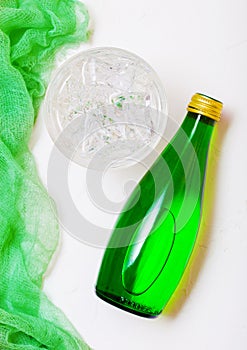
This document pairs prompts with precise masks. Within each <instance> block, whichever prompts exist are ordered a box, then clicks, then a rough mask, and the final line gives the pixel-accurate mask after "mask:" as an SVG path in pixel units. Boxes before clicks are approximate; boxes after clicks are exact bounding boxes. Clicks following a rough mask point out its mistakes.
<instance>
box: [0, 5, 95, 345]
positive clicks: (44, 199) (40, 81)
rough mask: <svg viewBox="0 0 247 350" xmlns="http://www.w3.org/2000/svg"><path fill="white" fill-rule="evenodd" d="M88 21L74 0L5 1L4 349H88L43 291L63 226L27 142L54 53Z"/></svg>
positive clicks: (0, 177)
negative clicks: (45, 276) (58, 221)
mask: <svg viewBox="0 0 247 350" xmlns="http://www.w3.org/2000/svg"><path fill="white" fill-rule="evenodd" d="M87 27H88V14H87V11H86V9H85V7H84V6H83V5H82V4H81V3H79V2H76V1H74V0H0V350H4V349H15V350H22V349H23V350H29V349H30V350H36V349H56V350H65V349H66V350H77V349H89V347H88V346H87V345H86V344H85V343H84V341H83V340H82V339H81V338H80V335H79V334H78V333H77V332H76V330H75V329H74V328H73V326H72V325H71V324H70V323H69V321H68V320H67V319H66V317H65V316H64V314H63V313H62V312H61V311H60V310H59V309H58V308H56V307H55V306H54V305H53V304H52V303H51V302H50V301H49V300H48V298H47V297H46V296H45V294H44V293H43V292H42V291H41V287H42V279H43V275H44V272H45V271H46V269H47V267H48V264H49V261H50V259H51V257H52V255H53V253H54V251H55V248H56V246H57V243H58V239H59V235H58V232H59V231H58V223H57V218H56V210H55V206H54V205H53V203H52V200H51V199H50V198H49V196H48V194H47V192H46V190H45V189H44V188H43V186H42V185H41V183H40V181H39V177H38V175H37V171H36V167H35V163H34V160H33V157H32V155H31V153H30V151H29V148H28V142H29V138H30V135H31V132H32V128H33V124H34V121H35V117H36V115H37V111H38V108H39V105H40V102H41V100H42V98H43V96H44V93H45V88H46V78H47V72H48V71H49V70H50V68H51V67H52V62H53V61H54V55H55V53H56V51H57V49H58V48H59V47H60V46H61V45H63V44H65V43H79V42H81V41H85V40H87V38H88V31H87ZM61 273H62V272H61Z"/></svg>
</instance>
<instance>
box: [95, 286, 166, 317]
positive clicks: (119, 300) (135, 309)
mask: <svg viewBox="0 0 247 350" xmlns="http://www.w3.org/2000/svg"><path fill="white" fill-rule="evenodd" d="M95 292H96V295H97V296H98V297H99V298H100V299H102V300H104V301H106V302H107V303H109V304H111V305H113V306H116V307H118V308H120V309H122V310H124V311H127V312H130V313H132V314H134V315H137V316H141V317H145V318H156V317H157V316H159V314H160V313H161V312H154V311H153V309H151V308H147V307H143V306H142V305H140V304H137V303H135V302H133V301H130V300H127V299H126V298H124V297H117V296H116V295H113V294H111V293H107V292H102V291H100V290H99V289H97V288H96V289H95Z"/></svg>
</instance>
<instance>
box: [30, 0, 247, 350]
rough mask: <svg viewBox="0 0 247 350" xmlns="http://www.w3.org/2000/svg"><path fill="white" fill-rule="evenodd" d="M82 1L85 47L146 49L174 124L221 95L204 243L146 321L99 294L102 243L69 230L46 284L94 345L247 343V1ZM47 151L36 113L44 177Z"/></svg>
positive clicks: (99, 349) (102, 349)
mask: <svg viewBox="0 0 247 350" xmlns="http://www.w3.org/2000/svg"><path fill="white" fill-rule="evenodd" d="M85 3H86V4H87V6H88V9H89V11H90V14H91V18H92V26H93V28H94V34H93V37H92V39H91V42H90V43H87V44H86V45H83V46H82V49H87V48H91V47H96V46H116V47H120V48H124V49H127V50H130V51H133V52H134V53H136V54H138V55H140V56H142V57H143V58H144V59H145V60H146V61H147V62H149V63H150V64H151V65H152V66H153V68H154V69H155V70H156V71H157V73H158V74H159V76H160V78H161V80H162V82H163V84H164V86H165V89H166V94H167V98H168V104H169V113H170V115H172V116H173V117H174V118H175V119H176V120H177V121H178V122H179V123H180V122H181V121H182V119H183V118H184V115H185V108H186V105H187V103H188V101H189V99H190V97H191V96H192V94H194V93H195V92H197V91H199V92H202V93H206V94H208V95H211V96H213V97H215V98H218V99H220V100H222V101H223V102H224V115H223V118H222V121H221V122H220V123H219V124H218V126H217V132H216V135H215V138H214V143H213V146H212V150H211V155H210V162H209V171H208V177H207V184H206V189H205V201H204V203H205V207H204V220H203V222H202V229H201V233H200V242H199V245H198V248H197V252H196V254H195V258H194V261H193V263H192V266H191V269H190V274H189V279H188V281H187V282H186V283H185V284H184V285H182V286H180V289H179V290H178V295H179V298H178V299H177V300H176V302H173V305H172V306H171V308H170V310H169V311H167V312H165V313H164V314H162V315H161V316H160V317H159V318H158V319H155V320H146V319H142V318H140V317H137V316H134V315H131V314H128V313H126V312H124V311H121V310H119V309H117V308H115V307H113V306H111V305H108V304H107V303H105V302H103V301H101V300H100V299H98V298H97V297H96V295H95V292H94V286H95V283H96V278H97V274H98V269H99V266H100V262H101V258H102V255H103V250H102V249H98V248H95V247H90V246H88V245H85V244H82V243H80V242H78V241H77V240H75V239H73V238H72V237H71V236H70V235H68V234H67V233H65V232H62V238H61V247H60V249H59V251H58V254H57V257H56V260H55V261H54V262H55V264H54V265H53V266H52V268H51V269H50V271H49V274H48V276H47V278H46V281H45V286H44V289H45V291H46V292H47V294H48V295H49V297H50V298H51V299H52V301H53V302H54V303H55V304H57V305H58V306H59V307H61V308H62V310H63V311H64V312H65V313H66V314H67V316H68V317H69V318H70V320H71V321H72V322H73V324H74V325H75V326H76V327H77V329H78V330H79V332H80V333H81V335H82V336H83V338H84V339H85V340H86V341H87V342H88V344H89V345H90V346H92V347H93V348H94V349H95V350H106V349H107V350H122V349H128V350H132V349H133V350H134V349H142V350H147V349H156V350H163V349H169V350H177V349H179V350H180V349H183V350H187V349H190V350H196V349H200V350H206V349H211V350H214V349H217V350H218V349H224V350H231V349H238V350H244V349H247V300H246V298H247V272H246V270H247V219H246V214H247V186H246V177H247V166H246V150H247V137H246V135H247V97H246V96H247V95H246V94H247V20H246V13H247V2H246V0H235V1H230V0H208V1H204V2H202V1H196V0H187V1H177V0H173V1H171V0H152V1H148V0H125V1H118V0H95V1H89V0H87V1H85ZM51 149H52V142H51V140H50V138H49V136H48V134H47V131H46V129H45V126H44V122H43V119H42V116H41V117H40V118H39V120H38V122H37V125H36V128H35V131H34V141H33V152H34V155H35V157H36V160H37V163H38V168H39V172H40V176H41V178H42V180H43V181H44V183H45V182H46V172H47V165H48V160H49V154H50V151H51ZM136 169H137V170H136V172H135V170H133V169H132V170H131V171H123V172H122V174H121V176H120V175H119V176H118V175H116V176H115V178H114V181H113V182H112V184H111V186H109V184H108V187H107V186H106V188H105V191H106V193H108V194H109V196H110V197H111V195H112V191H113V189H114V188H115V190H114V191H116V193H115V197H114V195H112V199H116V200H117V199H118V200H119V198H120V199H121V200H123V198H125V197H126V196H125V195H124V192H123V191H122V190H123V188H124V187H123V183H124V181H125V180H126V179H127V180H129V178H130V177H132V178H138V177H139V176H140V174H141V172H142V171H144V170H143V169H140V168H138V167H137V168H136ZM85 171H86V170H85V169H82V168H79V167H76V166H74V170H73V172H72V175H71V176H72V177H74V178H73V179H74V180H73V179H70V182H72V183H73V186H74V188H75V187H77V188H78V191H77V192H76V193H77V197H76V200H77V202H78V203H81V207H82V208H83V207H85V206H86V205H85V203H86V202H87V199H86V188H85V181H84V180H85ZM92 212H93V209H92ZM95 213H96V212H95ZM95 215H96V214H95ZM95 220H98V219H97V215H96V216H95ZM102 220H104V219H102ZM81 229H82V230H83V227H82V228H81ZM68 350H70V349H68Z"/></svg>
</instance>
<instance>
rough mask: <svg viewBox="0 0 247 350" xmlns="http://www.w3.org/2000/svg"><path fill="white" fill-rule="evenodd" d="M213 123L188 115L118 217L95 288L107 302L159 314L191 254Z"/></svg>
mask: <svg viewBox="0 0 247 350" xmlns="http://www.w3.org/2000/svg"><path fill="white" fill-rule="evenodd" d="M213 127H214V120H212V119H210V118H208V117H206V116H203V115H201V114H198V113H193V112H188V114H187V116H186V117H185V120H184V122H183V124H182V126H181V127H180V129H179V130H178V132H177V134H176V135H175V136H174V138H173V139H172V141H171V142H170V143H169V144H168V146H167V147H166V148H165V150H164V151H163V152H162V153H161V155H160V156H159V157H158V159H157V160H156V161H155V163H154V164H153V166H152V167H151V168H150V170H149V171H148V172H147V173H146V174H145V175H144V177H143V178H142V179H141V181H140V183H139V185H138V186H137V187H136V188H135V189H134V191H133V192H132V194H131V196H130V198H129V199H128V201H127V203H126V205H125V206H124V208H123V211H122V213H121V214H120V216H119V218H118V221H117V223H116V226H115V228H114V230H113V233H112V236H111V239H110V241H109V244H108V247H107V248H106V251H105V254H104V258H103V261H102V265H101V269H100V272H99V276H98V281H97V285H96V293H97V295H98V296H99V297H100V298H102V299H104V300H105V301H108V302H109V303H111V304H113V305H116V306H118V307H119V308H122V309H125V310H127V311H130V312H132V313H135V314H138V315H141V316H144V317H156V316H157V315H159V314H160V313H161V312H162V310H163V308H164V307H165V305H166V304H167V302H168V300H169V299H170V297H171V295H172V294H173V292H174V290H175V289H176V287H177V285H178V283H179V281H180V279H181V277H182V274H183V272H184V270H185V267H186V265H187V263H188V260H189V257H190V255H191V252H192V250H193V247H194V244H195V240H196V237H197V232H198V228H199V223H200V216H201V200H202V194H203V183H204V175H205V168H206V162H207V153H208V148H209V143H210V139H211V135H212V131H213Z"/></svg>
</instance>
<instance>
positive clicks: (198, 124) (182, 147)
mask: <svg viewBox="0 0 247 350" xmlns="http://www.w3.org/2000/svg"><path fill="white" fill-rule="evenodd" d="M214 124H215V121H214V120H213V119H210V118H208V117H205V116H203V115H201V114H197V113H193V112H188V113H187V115H186V117H185V119H184V121H183V123H182V125H181V127H180V128H179V130H178V132H177V133H176V135H175V136H174V137H173V139H172V140H171V142H170V146H169V147H168V153H169V155H170V156H169V157H167V155H166V154H167V152H166V150H164V152H163V154H162V155H163V156H165V158H166V160H167V159H168V161H167V162H168V163H169V165H170V166H171V169H172V167H174V160H175V159H177V161H178V162H179V163H180V165H181V166H182V167H184V166H185V165H186V164H188V166H191V165H189V164H191V162H193V161H192V160H193V159H195V158H196V161H198V162H199V166H200V171H201V174H203V173H204V170H205V165H206V161H207V154H208V149H209V144H210V140H211V136H212V132H213V129H214ZM192 168H193V166H192Z"/></svg>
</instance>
